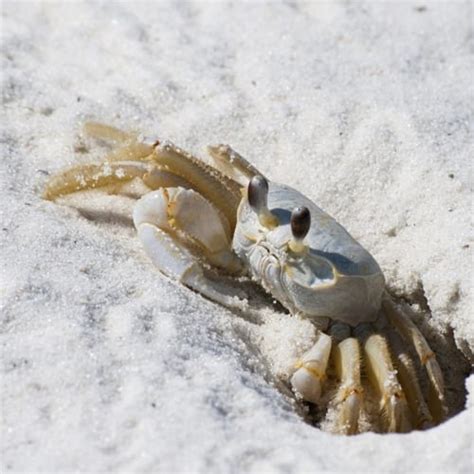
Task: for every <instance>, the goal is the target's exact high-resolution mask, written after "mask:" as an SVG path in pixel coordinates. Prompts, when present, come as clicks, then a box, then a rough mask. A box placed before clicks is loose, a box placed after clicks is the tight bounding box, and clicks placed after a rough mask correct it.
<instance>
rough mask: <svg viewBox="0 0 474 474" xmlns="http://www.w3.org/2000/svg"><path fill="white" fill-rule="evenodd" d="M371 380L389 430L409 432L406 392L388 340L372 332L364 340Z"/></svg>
mask: <svg viewBox="0 0 474 474" xmlns="http://www.w3.org/2000/svg"><path fill="white" fill-rule="evenodd" d="M364 353H365V362H366V368H367V373H368V376H369V380H370V382H371V383H372V385H373V386H374V388H375V389H376V390H377V392H378V394H379V396H380V407H381V409H382V412H383V413H384V414H385V415H386V416H387V426H386V428H387V431H390V432H408V431H410V429H411V423H410V413H409V409H408V404H407V401H406V398H405V394H404V392H403V390H402V387H401V386H400V383H399V381H398V380H397V372H396V370H395V369H394V367H393V364H392V361H391V358H390V352H389V350H388V346H387V341H386V340H385V338H383V337H382V336H381V335H380V334H370V335H368V336H367V337H366V338H365V342H364Z"/></svg>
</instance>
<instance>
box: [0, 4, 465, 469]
mask: <svg viewBox="0 0 474 474" xmlns="http://www.w3.org/2000/svg"><path fill="white" fill-rule="evenodd" d="M472 15H473V12H472V4H471V3H469V2H451V3H435V2H400V3H385V4H382V3H375V2H373V3H362V2H357V3H353V2H341V3H332V2H325V3H322V2H321V3H320V2H307V3H303V2H285V3H271V4H264V3H233V4H225V3H221V2H194V3H184V2H179V3H178V2H176V3H165V2H148V3H138V2H136V3H131V2H130V3H115V2H101V3H98V2H88V3H79V2H74V3H72V2H71V3H70V2H56V3H55V2H3V3H2V24H1V31H2V52H3V56H2V92H3V105H2V121H1V124H2V139H1V147H2V148H1V150H2V160H1V168H0V169H1V174H0V179H1V186H0V196H1V202H2V209H1V211H0V212H1V221H2V232H1V244H0V249H1V250H0V256H1V261H2V272H1V277H2V281H1V334H0V337H1V343H2V356H1V360H2V366H1V393H2V395H1V396H2V400H1V402H2V403H1V439H0V449H1V455H0V466H1V470H2V472H66V471H68V472H69V471H75V472H99V471H100V472H206V473H209V472H216V473H218V472H219V473H222V472H232V473H233V472H255V473H257V472H258V473H260V472H272V473H280V472H281V473H288V472H291V473H292V472H294V473H297V472H336V471H339V472H349V471H350V472H359V471H360V472H362V471H363V472H405V471H406V472H433V471H440V472H472V469H473V464H472V462H473V461H472V448H473V434H472V426H473V408H472V403H470V402H469V396H468V397H467V398H468V400H467V401H466V394H467V393H468V392H467V389H468V388H469V386H470V387H471V393H472V390H473V387H472V385H473V382H472V380H473V379H472V378H470V379H468V380H467V382H468V383H467V388H466V386H465V378H466V377H467V375H468V373H469V371H470V370H471V367H472V366H471V364H472V361H473V357H472V354H473V347H474V329H473V324H472V322H471V318H472V309H473V301H472V298H473V291H472V271H473V268H472V246H473V242H472V216H471V210H472V193H471V188H472V164H471V163H472V116H473V103H474V102H473V87H472V78H473V52H474V45H473V31H472ZM86 120H100V121H103V122H106V123H111V124H113V125H115V126H119V127H122V128H124V129H127V130H139V131H141V132H143V133H144V134H146V135H147V136H151V137H160V138H164V139H169V140H171V141H173V142H174V143H176V144H179V145H180V146H182V147H183V148H186V149H188V150H190V151H192V152H193V153H195V154H197V155H199V156H204V155H205V147H206V145H208V144H210V143H229V144H231V145H232V146H233V147H234V148H235V149H236V150H238V151H239V152H240V153H242V154H243V155H244V156H246V157H247V158H248V159H250V160H251V161H252V163H253V164H255V166H257V167H258V168H259V169H261V170H262V172H263V173H265V174H266V175H267V176H269V177H270V178H271V179H273V180H274V181H278V182H284V183H287V184H289V185H291V186H293V187H296V188H298V189H300V190H301V191H302V192H304V193H305V194H306V195H308V196H309V197H310V198H312V199H313V200H314V201H315V202H316V203H317V204H318V205H319V206H320V207H322V208H323V209H325V210H326V211H327V212H329V213H330V214H331V215H333V216H335V217H337V219H338V220H339V221H340V222H341V223H342V224H343V225H344V226H345V227H346V228H347V229H348V230H349V231H350V232H351V234H352V235H353V236H354V237H356V238H357V239H358V240H359V241H360V242H361V243H362V244H363V245H364V246H365V247H366V248H367V249H369V250H370V251H371V253H372V254H373V255H374V256H375V258H376V259H377V261H378V262H379V264H380V265H381V267H382V269H383V270H384V273H385V275H386V278H387V283H388V286H389V288H390V290H391V291H392V292H393V293H394V294H395V295H397V296H398V297H400V298H402V299H403V300H404V301H406V303H407V304H409V305H411V307H412V310H413V311H412V313H411V314H412V317H413V318H414V320H415V321H416V323H417V324H418V325H419V327H420V328H421V329H422V331H423V332H424V334H425V335H426V336H427V337H428V340H429V342H430V344H431V345H432V347H433V348H434V349H435V351H436V353H437V354H438V358H439V361H440V364H441V366H442V368H443V370H444V372H445V376H446V382H447V399H448V402H449V409H450V413H449V415H450V416H449V419H448V420H447V421H446V422H445V423H443V424H441V425H439V426H438V427H436V428H434V429H431V430H428V431H425V432H412V433H410V434H407V435H397V434H394V435H379V434H375V433H364V434H361V435H359V436H355V437H343V436H334V435H332V434H329V433H327V432H324V431H322V430H320V429H318V428H316V427H314V426H311V425H310V424H308V423H305V422H304V421H303V420H302V418H301V416H300V415H299V408H298V406H297V405H296V404H295V402H294V400H293V399H292V398H291V397H289V396H288V395H287V393H286V392H285V391H284V390H283V391H282V390H279V388H278V387H279V385H280V383H279V380H280V377H283V376H284V374H285V372H286V371H288V367H289V366H290V365H291V361H292V357H294V355H295V354H296V353H298V352H301V351H302V350H303V348H304V347H306V346H307V345H308V344H309V343H310V342H311V337H312V334H313V333H312V327H311V325H310V324H309V323H308V322H307V321H302V320H299V319H297V318H293V317H291V316H290V315H288V314H286V313H285V312H284V311H282V310H281V309H279V308H277V307H276V306H274V305H273V304H272V301H271V299H269V298H267V299H265V298H263V303H262V305H261V307H259V311H258V312H257V315H255V314H253V315H250V314H245V313H237V312H233V311H229V310H227V309H225V308H223V307H221V306H219V305H216V304H214V303H212V302H210V301H207V300H205V299H204V298H202V297H201V296H200V295H198V294H196V293H193V292H192V291H190V290H188V289H186V288H184V287H181V286H179V285H177V284H175V283H173V282H171V281H170V280H168V279H167V278H165V277H164V276H162V275H161V274H159V273H158V272H157V270H156V269H155V268H154V267H153V266H152V265H151V263H150V262H149V261H148V259H147V258H146V256H145V254H144V252H143V250H142V248H141V246H140V243H139V241H138V240H137V239H136V237H135V231H134V229H133V226H132V224H131V220H130V212H131V204H132V203H131V201H130V200H127V199H123V198H116V197H114V196H107V195H105V196H104V195H100V193H92V194H89V195H87V196H85V195H81V196H76V197H74V199H73V200H71V201H70V202H68V203H64V202H63V203H51V202H46V201H44V200H42V199H41V191H42V188H43V187H44V183H45V182H46V180H47V178H48V175H51V174H53V173H54V172H56V171H58V170H60V169H62V168H64V167H67V166H70V165H72V164H78V163H86V162H89V161H93V160H97V159H100V157H101V156H104V153H105V147H104V146H103V144H95V143H93V142H92V141H90V140H87V139H85V138H83V137H81V135H80V130H81V128H80V126H81V123H83V122H84V121H86ZM66 204H67V205H66ZM471 400H472V397H471ZM465 404H467V405H468V406H470V408H468V409H465Z"/></svg>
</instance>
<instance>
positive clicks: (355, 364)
mask: <svg viewBox="0 0 474 474" xmlns="http://www.w3.org/2000/svg"><path fill="white" fill-rule="evenodd" d="M338 326H346V325H339V324H335V325H333V327H332V328H331V329H332V331H331V334H332V335H333V337H335V338H337V339H339V337H338V334H337V329H338ZM344 329H347V331H345V332H347V333H348V334H350V328H349V327H346V328H344ZM333 357H334V362H335V366H336V372H337V375H338V377H339V380H340V382H341V384H340V386H339V390H338V391H337V394H336V399H335V401H336V403H337V404H338V406H339V408H338V410H339V416H338V421H337V431H338V432H340V433H344V434H355V433H357V430H358V423H359V416H360V411H361V407H362V404H363V392H364V390H363V388H362V385H361V380H360V369H361V367H360V366H361V359H362V355H361V351H360V344H359V341H358V340H357V338H355V337H346V338H344V339H342V340H341V341H340V342H338V344H337V345H336V346H335V347H334V351H333Z"/></svg>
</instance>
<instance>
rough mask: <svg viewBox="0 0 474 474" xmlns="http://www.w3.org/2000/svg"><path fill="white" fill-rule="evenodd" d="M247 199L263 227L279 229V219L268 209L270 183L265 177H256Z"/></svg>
mask: <svg viewBox="0 0 474 474" xmlns="http://www.w3.org/2000/svg"><path fill="white" fill-rule="evenodd" d="M247 198H248V201H249V204H250V207H251V208H252V209H253V210H254V211H255V213H256V214H257V216H258V220H259V222H260V224H261V225H262V226H263V227H266V228H267V229H274V228H275V227H278V219H277V218H276V216H274V215H273V214H272V213H271V212H270V210H269V209H268V202H267V198H268V181H267V180H266V179H265V178H264V177H263V176H261V175H256V176H254V177H253V178H252V179H251V180H250V182H249V186H248V189H247Z"/></svg>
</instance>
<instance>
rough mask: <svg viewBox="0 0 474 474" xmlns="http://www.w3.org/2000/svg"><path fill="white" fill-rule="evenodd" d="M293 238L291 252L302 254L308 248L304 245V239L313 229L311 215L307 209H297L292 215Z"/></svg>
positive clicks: (290, 243) (290, 244) (302, 207)
mask: <svg viewBox="0 0 474 474" xmlns="http://www.w3.org/2000/svg"><path fill="white" fill-rule="evenodd" d="M290 224H291V233H292V235H293V237H292V238H291V240H290V242H289V243H288V246H289V247H290V250H291V251H292V252H295V253H302V252H304V251H305V250H306V248H307V246H306V245H305V244H304V242H303V241H304V238H305V237H306V235H307V234H308V232H309V229H310V227H311V214H310V212H309V209H308V208H307V207H304V206H301V207H295V208H294V209H293V211H292V213H291V220H290Z"/></svg>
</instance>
